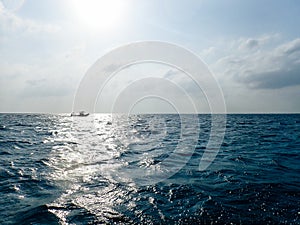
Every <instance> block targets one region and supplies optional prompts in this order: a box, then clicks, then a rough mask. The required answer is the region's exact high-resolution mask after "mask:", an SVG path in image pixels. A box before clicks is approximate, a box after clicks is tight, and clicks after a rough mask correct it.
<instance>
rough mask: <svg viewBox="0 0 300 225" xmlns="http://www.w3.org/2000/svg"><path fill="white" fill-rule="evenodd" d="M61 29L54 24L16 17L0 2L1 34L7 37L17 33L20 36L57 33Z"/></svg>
mask: <svg viewBox="0 0 300 225" xmlns="http://www.w3.org/2000/svg"><path fill="white" fill-rule="evenodd" d="M59 30H60V27H59V26H57V25H53V24H44V23H39V22H37V21H33V20H30V19H24V18H20V17H18V16H16V15H15V14H14V13H13V12H11V11H9V10H7V9H6V8H5V7H4V6H3V4H2V3H1V2H0V32H1V33H2V35H3V34H5V35H7V34H11V33H17V32H18V35H20V34H22V35H24V34H25V35H30V34H35V33H56V32H58V31H59Z"/></svg>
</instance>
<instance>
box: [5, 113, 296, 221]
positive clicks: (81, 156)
mask: <svg viewBox="0 0 300 225" xmlns="http://www.w3.org/2000/svg"><path fill="white" fill-rule="evenodd" d="M198 118H199V125H200V130H199V135H198V134H197V135H198V136H199V138H198V141H197V143H196V145H195V146H194V147H195V149H192V150H193V151H192V154H190V155H189V157H190V158H188V159H189V160H187V162H186V163H184V164H182V160H181V161H180V160H179V161H176V160H174V162H173V163H172V162H170V163H169V165H168V166H169V167H170V168H172V167H174V166H178V163H181V164H180V168H181V169H180V170H179V171H178V172H177V173H176V174H173V175H172V176H170V177H164V179H161V180H160V182H158V183H154V184H149V185H142V184H141V183H139V180H138V179H135V174H134V173H138V172H141V170H139V169H140V168H143V169H144V170H143V171H144V172H145V177H147V169H148V168H150V167H151V166H153V165H160V162H163V161H164V160H165V159H166V158H167V157H168V155H169V154H170V153H172V151H174V148H175V147H176V146H178V145H179V142H180V138H181V136H180V132H181V128H182V127H181V125H182V124H181V123H180V118H179V116H178V115H135V116H134V115H133V116H131V117H130V119H129V120H125V119H124V118H123V117H115V118H114V120H112V118H111V117H110V116H109V115H95V116H94V117H93V116H91V117H90V116H89V117H85V118H75V119H74V118H71V117H69V116H67V115H34V114H0V224H300V114H293V115H292V114H284V115H275V114H269V115H264V114H262V115H228V116H227V126H226V134H225V138H224V141H223V143H222V146H221V148H220V150H219V153H218V155H217V157H216V158H215V160H214V161H213V163H212V164H211V165H210V166H209V167H208V168H207V170H205V171H199V170H198V168H199V162H200V159H201V157H202V155H203V152H204V151H205V148H206V144H207V140H208V138H209V135H210V129H211V116H210V115H199V116H198ZM91 122H93V127H92V128H91V126H90V125H89V124H90V123H91ZM191 123H192V122H191ZM191 127H192V124H191ZM188 132H189V133H188V134H190V135H187V136H193V134H194V133H193V132H196V131H195V130H194V131H193V129H191V130H189V131H188ZM196 133H197V132H196ZM186 138H187V139H186V140H189V139H188V137H186ZM182 143H183V145H181V147H182V146H183V147H182V148H185V147H186V149H187V150H188V149H189V148H192V147H191V146H193V145H192V144H191V145H190V144H189V142H188V141H186V142H182ZM182 155H183V154H182ZM182 157H183V158H184V157H186V156H182ZM184 159H185V158H184ZM156 169H157V170H158V172H160V171H159V167H157V168H156ZM126 173H131V174H126ZM127 175H128V176H127Z"/></svg>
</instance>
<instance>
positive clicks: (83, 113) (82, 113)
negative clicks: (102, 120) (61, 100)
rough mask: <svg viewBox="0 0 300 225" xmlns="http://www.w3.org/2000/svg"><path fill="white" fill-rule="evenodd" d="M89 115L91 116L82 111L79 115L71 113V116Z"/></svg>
mask: <svg viewBox="0 0 300 225" xmlns="http://www.w3.org/2000/svg"><path fill="white" fill-rule="evenodd" d="M88 115H90V114H89V113H88V112H85V111H80V112H78V113H76V112H72V113H71V116H88Z"/></svg>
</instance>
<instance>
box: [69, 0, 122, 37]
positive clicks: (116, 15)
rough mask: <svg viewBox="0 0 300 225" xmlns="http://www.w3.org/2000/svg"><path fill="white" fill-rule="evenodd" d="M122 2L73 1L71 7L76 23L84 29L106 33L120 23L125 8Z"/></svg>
mask: <svg viewBox="0 0 300 225" xmlns="http://www.w3.org/2000/svg"><path fill="white" fill-rule="evenodd" d="M124 2H125V1H122V0H74V1H72V5H73V8H74V11H75V13H76V17H77V19H78V22H79V23H80V24H81V25H82V26H85V27H86V28H89V29H92V30H96V31H97V30H98V31H106V30H109V29H112V28H114V27H115V26H116V25H117V24H118V23H119V22H120V21H121V17H122V13H123V11H124V8H125V4H124Z"/></svg>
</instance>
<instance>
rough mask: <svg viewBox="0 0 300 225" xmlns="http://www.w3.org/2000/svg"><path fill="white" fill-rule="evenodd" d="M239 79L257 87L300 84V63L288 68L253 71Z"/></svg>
mask: <svg viewBox="0 0 300 225" xmlns="http://www.w3.org/2000/svg"><path fill="white" fill-rule="evenodd" d="M240 81H242V82H244V83H245V84H247V86H249V87H251V88H257V89H278V88H283V87H288V86H295V85H300V65H298V66H296V67H293V68H290V69H279V70H275V71H269V72H261V73H256V74H254V73H253V74H251V75H249V76H247V77H245V78H243V79H240Z"/></svg>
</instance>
